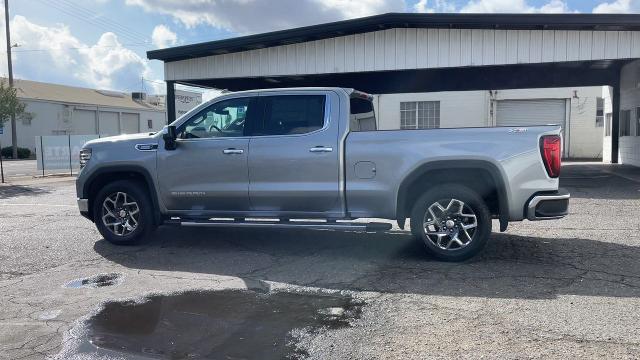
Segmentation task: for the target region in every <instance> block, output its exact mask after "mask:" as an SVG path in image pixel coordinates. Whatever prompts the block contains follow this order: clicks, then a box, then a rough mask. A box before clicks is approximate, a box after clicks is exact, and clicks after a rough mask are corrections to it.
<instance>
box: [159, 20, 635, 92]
mask: <svg viewBox="0 0 640 360" xmlns="http://www.w3.org/2000/svg"><path fill="white" fill-rule="evenodd" d="M637 57H640V31H591V30H575V31H573V30H572V31H567V30H501V29H497V30H494V29H487V30H482V29H415V28H408V29H407V28H398V29H387V30H379V31H373V32H367V33H362V34H354V35H347V36H340V37H333V38H328V39H323V40H316V41H308V42H302V43H299V44H291V45H280V46H273V47H267V48H263V49H257V50H249V51H242V52H237V53H229V54H223V55H212V56H206V57H200V58H195V59H187V60H180V61H172V62H166V63H165V71H164V77H165V79H166V80H185V79H190V80H194V79H210V78H233V77H249V76H278V75H305V74H323V73H344V72H362V71H380V70H400V69H427V68H443V67H460V66H481V65H506V64H527V63H530V64H533V63H548V62H565V61H580V60H587V61H588V60H603V59H626V58H637Z"/></svg>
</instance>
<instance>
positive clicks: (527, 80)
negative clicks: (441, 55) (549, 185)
mask: <svg viewBox="0 0 640 360" xmlns="http://www.w3.org/2000/svg"><path fill="white" fill-rule="evenodd" d="M625 63H627V61H623V60H617V61H579V62H565V63H545V64H521V65H506V66H473V67H461V68H437V69H415V70H395V71H370V72H355V73H333V74H305V75H295V76H270V77H242V78H216V79H196V80H188V79H186V80H180V81H176V82H177V83H181V84H185V85H194V86H201V87H209V88H217V89H226V90H230V91H240V90H248V89H266V88H280V87H299V86H327V87H333V86H335V87H348V88H355V89H358V90H361V91H365V92H369V93H372V94H391V93H407V92H436V91H467V90H500V89H528V88H550V87H572V86H601V85H610V86H615V85H616V84H617V83H618V82H619V74H620V68H621V67H622V66H623V65H624V64H625Z"/></svg>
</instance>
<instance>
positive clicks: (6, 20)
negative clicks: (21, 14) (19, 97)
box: [4, 0, 18, 159]
mask: <svg viewBox="0 0 640 360" xmlns="http://www.w3.org/2000/svg"><path fill="white" fill-rule="evenodd" d="M4 25H5V28H6V35H7V67H8V68H9V87H10V88H12V89H13V65H12V64H11V31H10V30H9V0H4ZM11 145H12V147H13V156H12V158H13V159H17V158H18V135H17V134H16V114H11Z"/></svg>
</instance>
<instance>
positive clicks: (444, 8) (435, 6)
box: [413, 0, 456, 13]
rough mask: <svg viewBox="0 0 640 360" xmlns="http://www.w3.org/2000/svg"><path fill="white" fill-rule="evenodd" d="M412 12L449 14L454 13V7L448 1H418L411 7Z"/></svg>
mask: <svg viewBox="0 0 640 360" xmlns="http://www.w3.org/2000/svg"><path fill="white" fill-rule="evenodd" d="M413 11H415V12H419V13H436V12H439V13H451V12H456V6H455V4H453V3H451V2H449V1H448V0H420V1H418V2H417V3H415V4H414V5H413Z"/></svg>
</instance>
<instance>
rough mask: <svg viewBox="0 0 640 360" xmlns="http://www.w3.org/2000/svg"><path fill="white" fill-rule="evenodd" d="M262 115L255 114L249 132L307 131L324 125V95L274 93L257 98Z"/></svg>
mask: <svg viewBox="0 0 640 360" xmlns="http://www.w3.org/2000/svg"><path fill="white" fill-rule="evenodd" d="M260 99H261V101H262V104H263V106H264V113H263V116H256V119H255V120H256V121H255V123H253V124H251V125H252V130H251V135H254V136H264V135H293V134H306V133H310V132H313V131H316V130H320V129H322V128H323V127H324V115H325V114H324V113H325V109H324V108H325V101H326V96H325V95H277V96H264V97H261V98H260Z"/></svg>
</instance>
